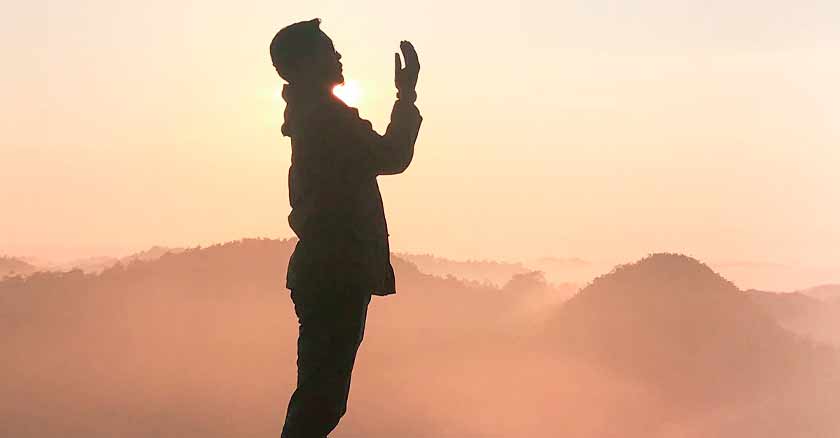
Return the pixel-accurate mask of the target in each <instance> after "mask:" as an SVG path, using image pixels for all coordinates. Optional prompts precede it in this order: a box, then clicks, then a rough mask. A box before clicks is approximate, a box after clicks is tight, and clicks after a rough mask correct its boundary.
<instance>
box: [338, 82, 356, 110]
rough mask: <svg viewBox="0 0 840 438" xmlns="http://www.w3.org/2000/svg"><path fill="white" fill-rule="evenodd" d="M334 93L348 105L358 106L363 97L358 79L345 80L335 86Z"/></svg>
mask: <svg viewBox="0 0 840 438" xmlns="http://www.w3.org/2000/svg"><path fill="white" fill-rule="evenodd" d="M333 94H334V95H335V96H336V97H338V98H339V99H341V100H342V101H344V103H346V104H347V105H350V106H357V105H358V104H359V101H360V100H361V98H362V88H361V87H360V86H359V83H358V82H357V81H352V80H350V81H344V84H341V85H336V86H335V88H333Z"/></svg>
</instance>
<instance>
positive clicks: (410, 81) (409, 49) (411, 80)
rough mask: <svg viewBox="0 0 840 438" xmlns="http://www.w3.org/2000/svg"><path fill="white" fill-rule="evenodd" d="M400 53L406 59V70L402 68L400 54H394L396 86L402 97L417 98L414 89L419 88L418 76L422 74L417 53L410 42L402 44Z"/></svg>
mask: <svg viewBox="0 0 840 438" xmlns="http://www.w3.org/2000/svg"><path fill="white" fill-rule="evenodd" d="M400 51H402V54H403V58H404V59H405V68H403V66H402V62H401V60H400V54H399V53H394V84H395V85H396V86H397V90H398V91H399V92H400V95H401V96H415V91H414V88H415V87H416V86H417V76H418V75H419V74H420V61H419V60H418V59H417V51H415V50H414V46H413V45H412V44H411V43H410V42H408V41H401V42H400Z"/></svg>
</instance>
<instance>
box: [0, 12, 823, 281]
mask: <svg viewBox="0 0 840 438" xmlns="http://www.w3.org/2000/svg"><path fill="white" fill-rule="evenodd" d="M4 9H5V11H4V18H2V19H0V20H2V23H0V24H2V26H0V27H2V31H0V32H2V40H0V48H2V55H3V58H4V62H3V72H2V73H0V78H2V86H1V87H2V88H0V90H2V95H0V98H2V101H3V105H2V114H0V123H2V128H0V129H1V130H2V133H3V135H2V140H0V141H2V143H0V202H2V205H3V206H4V207H3V210H2V214H0V253H10V254H25V255H35V256H41V257H69V256H71V255H80V254H98V253H109V252H126V251H133V250H137V249H143V248H145V247H148V246H151V245H153V244H163V245H171V246H185V245H186V246H192V245H198V244H202V245H206V244H208V243H215V242H223V241H228V240H233V239H238V238H242V237H256V236H267V237H285V236H290V235H291V230H290V229H289V228H288V225H287V222H286V215H287V214H288V210H289V207H288V195H287V186H286V172H287V170H288V165H289V153H290V147H289V141H288V139H287V138H284V137H282V136H281V134H280V124H281V123H282V112H283V101H282V100H281V99H280V98H279V89H280V87H281V82H280V80H279V79H278V78H277V76H276V74H275V72H274V71H273V69H272V67H271V64H270V60H269V57H268V43H269V41H270V40H271V38H272V37H273V35H274V33H275V32H276V31H277V30H278V29H279V28H281V27H282V26H284V25H286V24H289V23H291V22H294V21H299V20H303V19H309V18H313V17H321V18H322V19H323V20H324V23H323V26H322V27H323V29H324V30H325V31H326V32H327V33H328V34H330V35H331V36H332V38H333V40H334V41H335V43H336V46H337V48H338V50H339V51H340V52H341V53H342V54H343V56H344V58H343V59H342V62H343V63H344V66H345V76H346V77H347V78H348V79H352V80H355V81H357V82H358V84H359V86H360V87H361V89H362V92H363V96H362V100H361V101H360V103H359V108H360V110H361V113H362V115H363V116H365V117H367V118H369V119H370V120H371V121H373V123H374V126H375V127H377V128H379V129H380V130H384V128H385V126H386V124H387V116H388V113H389V109H390V105H391V103H392V101H393V97H394V93H395V91H394V89H393V78H392V75H393V67H392V65H393V64H392V62H393V61H392V60H393V55H392V53H393V52H394V51H395V50H396V48H397V46H398V42H399V41H400V40H401V39H409V40H411V41H413V42H414V43H415V45H416V47H417V49H418V52H419V54H420V60H421V64H422V71H421V79H420V84H419V87H418V91H419V95H420V99H419V101H418V106H419V108H420V110H421V112H422V113H423V115H424V117H425V121H424V125H423V128H422V131H421V134H420V139H419V141H418V144H417V153H416V157H415V160H414V163H413V164H412V167H411V168H410V169H409V170H408V171H407V172H406V173H405V174H403V175H400V176H396V177H383V178H380V183H381V186H382V190H383V196H384V197H385V203H386V211H387V213H388V217H389V223H390V228H391V235H392V236H391V238H392V246H393V247H394V248H395V249H397V250H406V251H413V252H431V253H436V254H440V255H446V256H452V257H473V258H485V257H486V258H507V259H510V258H517V257H532V256H539V255H556V256H580V257H585V258H596V259H618V260H628V259H631V258H635V257H638V256H640V255H644V254H646V253H649V252H654V251H665V250H667V251H678V252H685V253H688V254H691V255H694V256H696V257H699V258H701V259H704V260H722V261H744V260H750V261H760V262H781V263H808V264H817V265H823V266H840V227H838V224H840V184H838V177H837V175H838V169H840V148H838V146H840V81H838V78H840V56H838V55H840V26H838V25H837V24H838V23H840V2H837V1H836V0H825V1H818V0H802V1H797V2H793V1H789V0H786V1H773V0H770V1H767V0H764V1H758V0H741V1H731V0H730V1H723V0H712V1H709V0H706V1H699V0H698V1H691V2H688V1H666V0H637V1H621V2H619V1H605V0H586V1H583V0H580V1H552V2H548V1H545V2H535V1H523V2H502V3H494V2H453V1H445V2H444V1H425V2H418V3H415V7H414V8H412V7H411V6H410V3H405V2H392V1H384V0H369V1H356V2H348V1H325V2H318V1H299V2H283V1H253V2H229V1H211V0H205V1H200V2H198V1H190V2H187V1H181V0H166V1H162V0H147V1H143V2H115V1H112V0H107V1H106V0H99V1H72V2H69V1H52V0H47V1H46V5H45V4H44V3H43V2H36V3H30V2H18V3H16V4H14V5H9V6H7V7H6V8H4ZM839 270H840V269H839ZM838 280H840V278H838Z"/></svg>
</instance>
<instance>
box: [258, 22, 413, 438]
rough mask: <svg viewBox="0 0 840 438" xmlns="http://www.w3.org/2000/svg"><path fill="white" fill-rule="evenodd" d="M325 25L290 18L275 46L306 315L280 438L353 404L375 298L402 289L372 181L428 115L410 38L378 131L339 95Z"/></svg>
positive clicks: (311, 431)
mask: <svg viewBox="0 0 840 438" xmlns="http://www.w3.org/2000/svg"><path fill="white" fill-rule="evenodd" d="M319 25H320V20H318V19H315V20H311V21H305V22H300V23H296V24H293V25H291V26H288V27H286V28H284V29H282V30H281V31H280V32H278V33H277V35H276V36H275V37H274V39H273V40H272V41H271V59H272V62H273V64H274V67H275V68H276V70H277V73H278V74H279V75H280V76H281V77H282V78H283V79H285V80H286V81H287V82H288V84H286V85H285V86H284V87H283V98H284V99H285V100H286V111H285V113H284V116H285V123H284V124H283V128H282V131H283V135H285V136H288V137H291V141H292V164H291V167H290V169H289V201H290V203H291V206H292V212H291V214H290V215H289V224H290V225H291V227H292V230H294V232H295V234H297V236H298V238H299V241H298V244H297V246H296V247H295V251H294V253H293V254H292V257H291V260H290V261H289V271H288V276H287V278H286V287H288V288H289V289H291V298H292V301H293V302H294V305H295V313H296V314H297V317H298V321H299V334H298V360H297V366H298V374H297V389H296V390H295V392H294V394H292V397H291V400H290V401H289V408H288V411H287V414H286V422H285V424H284V426H283V434H282V437H283V438H316V437H317V438H324V437H326V436H327V434H329V433H330V432H331V431H332V430H333V429H334V428H335V427H336V425H337V424H338V421H339V420H340V419H341V417H342V416H343V415H344V413H345V412H346V410H347V397H348V395H349V392H350V375H351V372H352V370H353V363H354V362H355V359H356V352H357V350H358V348H359V345H360V344H361V342H362V337H363V336H364V329H365V319H366V317H367V308H368V304H369V303H370V299H371V295H372V294H374V295H390V294H393V293H395V292H396V290H395V287H394V270H393V268H392V267H391V262H390V250H389V247H388V228H387V225H386V223H385V212H384V210H383V206H382V197H381V195H380V193H379V186H378V184H377V182H376V177H377V176H378V175H393V174H398V173H401V172H403V171H404V170H405V169H406V168H407V167H408V165H409V163H411V159H412V157H413V156H414V143H415V141H416V139H417V133H418V132H419V130H420V124H421V121H422V117H420V112H419V111H418V110H417V107H416V106H414V101H415V100H416V99H417V94H416V92H415V86H416V84H417V75H418V73H419V71H420V64H419V63H418V60H417V54H416V52H415V51H414V47H413V46H412V45H411V43H409V42H407V41H403V42H402V43H401V44H400V49H401V51H402V53H403V57H404V58H405V68H402V63H401V60H400V56H399V54H396V53H395V56H394V64H395V78H394V79H395V84H396V87H397V90H398V92H397V101H396V102H395V103H394V107H393V110H392V112H391V123H390V124H389V125H388V129H387V131H386V132H385V135H379V134H377V133H376V132H375V131H374V130H373V129H372V127H371V124H370V122H368V121H367V120H364V119H361V118H360V117H359V112H358V110H356V109H355V108H350V107H348V106H347V105H345V104H344V103H343V102H341V101H340V100H339V99H337V98H336V97H335V96H334V95H333V94H332V90H333V87H335V86H336V85H337V84H340V83H343V82H344V77H343V75H342V67H341V62H340V60H341V55H340V54H339V53H338V52H336V50H335V48H334V47H333V43H332V40H330V38H329V37H328V36H327V35H326V34H325V33H324V32H322V31H321V29H320V27H319Z"/></svg>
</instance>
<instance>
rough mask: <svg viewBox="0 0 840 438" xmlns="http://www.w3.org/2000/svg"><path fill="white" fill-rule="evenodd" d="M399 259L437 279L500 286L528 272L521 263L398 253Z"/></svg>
mask: <svg viewBox="0 0 840 438" xmlns="http://www.w3.org/2000/svg"><path fill="white" fill-rule="evenodd" d="M397 255H398V256H399V257H400V258H402V259H404V260H406V261H409V262H411V263H413V264H414V265H415V266H417V268H418V269H419V270H420V271H421V272H424V273H426V274H430V275H437V276H439V277H447V276H453V277H456V278H461V279H464V280H470V281H476V282H479V283H481V282H487V283H491V284H494V285H497V286H501V285H503V284H505V283H506V282H508V281H509V280H510V279H511V277H513V276H514V275H517V274H524V273H526V272H530V269H528V268H527V267H525V266H524V265H522V264H521V263H509V262H497V261H489V260H450V259H447V258H443V257H437V256H434V255H431V254H409V253H399V254H397Z"/></svg>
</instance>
